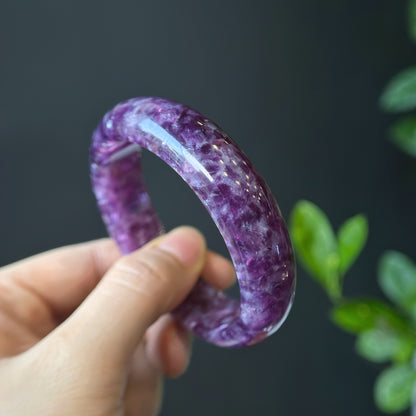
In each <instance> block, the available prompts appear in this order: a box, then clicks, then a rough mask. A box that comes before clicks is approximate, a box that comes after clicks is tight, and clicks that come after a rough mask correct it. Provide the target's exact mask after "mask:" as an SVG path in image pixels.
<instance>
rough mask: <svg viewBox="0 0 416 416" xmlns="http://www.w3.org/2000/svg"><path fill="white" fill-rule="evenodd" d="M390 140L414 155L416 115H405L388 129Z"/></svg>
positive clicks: (415, 154) (415, 148)
mask: <svg viewBox="0 0 416 416" xmlns="http://www.w3.org/2000/svg"><path fill="white" fill-rule="evenodd" d="M390 136H391V140H392V142H393V143H394V144H395V145H396V146H397V147H399V148H400V149H401V150H403V151H404V152H405V153H407V154H409V155H410V156H413V157H416V117H414V116H411V117H406V118H403V119H401V120H399V121H398V122H397V123H395V124H394V125H393V126H392V128H391V129H390Z"/></svg>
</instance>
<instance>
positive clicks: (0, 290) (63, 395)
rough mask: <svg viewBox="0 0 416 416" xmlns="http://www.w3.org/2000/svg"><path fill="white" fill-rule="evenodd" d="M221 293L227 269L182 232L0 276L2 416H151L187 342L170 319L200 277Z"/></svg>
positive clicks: (229, 278)
mask: <svg viewBox="0 0 416 416" xmlns="http://www.w3.org/2000/svg"><path fill="white" fill-rule="evenodd" d="M201 274H202V277H203V278H204V279H205V280H207V281H209V282H210V283H211V284H213V285H215V286H216V287H217V288H219V289H224V288H226V287H228V286H229V285H231V284H232V283H233V281H234V269H233V267H232V265H231V263H230V262H229V261H228V260H225V259H224V258H222V257H220V256H219V255H218V254H215V253H212V252H209V251H206V249H205V243H204V239H203V237H202V235H201V234H200V233H199V232H197V231H196V230H195V229H193V228H190V227H180V228H177V229H176V230H174V231H172V232H170V233H168V234H166V235H164V236H162V237H159V238H157V239H156V240H153V241H152V242H150V243H149V244H147V245H146V246H144V247H143V248H141V249H140V250H138V251H136V252H134V253H132V254H130V255H128V256H124V257H122V258H120V253H119V252H118V249H117V247H116V246H115V244H114V243H113V242H112V241H111V240H98V241H94V242H90V243H84V244H79V245H75V246H69V247H65V248H60V249H57V250H53V251H51V252H48V253H44V254H41V255H38V256H35V257H32V258H29V259H26V260H23V261H21V262H18V263H15V264H12V265H10V266H7V267H4V268H2V269H0V414H1V415H7V416H22V415H25V416H32V415H33V416H56V415H59V416H80V415H85V416H133V415H134V416H148V415H155V414H157V412H158V410H159V407H160V400H161V391H162V376H163V375H166V376H169V377H177V376H179V375H180V374H182V373H183V372H184V371H185V369H186V367H187V364H188V361H189V356H190V350H191V337H190V335H189V334H188V333H187V332H186V331H185V330H184V329H183V328H181V327H180V326H179V325H178V324H177V323H176V322H175V321H174V320H173V319H172V318H171V317H170V316H169V314H168V312H169V311H171V310H172V309H174V308H175V307H176V306H177V305H178V304H180V302H181V301H182V300H183V299H184V298H185V297H186V295H187V294H188V293H189V291H190V290H191V288H192V287H193V285H194V284H195V282H196V280H197V278H198V276H200V275H201Z"/></svg>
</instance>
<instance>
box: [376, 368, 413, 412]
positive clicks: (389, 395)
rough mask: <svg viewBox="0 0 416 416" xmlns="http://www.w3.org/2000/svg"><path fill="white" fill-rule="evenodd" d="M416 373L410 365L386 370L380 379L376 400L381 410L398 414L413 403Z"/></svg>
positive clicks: (377, 382)
mask: <svg viewBox="0 0 416 416" xmlns="http://www.w3.org/2000/svg"><path fill="white" fill-rule="evenodd" d="M415 381H416V371H415V370H414V369H413V368H412V367H411V366H410V365H404V364H402V365H396V366H393V367H390V368H388V369H387V370H384V371H383V372H382V373H381V374H380V376H379V377H378V379H377V381H376V384H375V386H374V387H375V388H374V398H375V401H376V404H377V406H378V407H379V409H380V410H382V411H383V412H386V413H398V412H401V411H403V410H406V409H407V408H408V407H409V406H410V403H411V399H412V395H413V389H414V384H415Z"/></svg>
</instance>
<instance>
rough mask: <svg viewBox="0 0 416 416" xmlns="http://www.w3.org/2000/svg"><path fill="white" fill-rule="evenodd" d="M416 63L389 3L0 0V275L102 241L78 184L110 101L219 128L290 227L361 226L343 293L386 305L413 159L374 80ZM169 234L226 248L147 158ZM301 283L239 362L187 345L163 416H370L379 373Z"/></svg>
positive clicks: (318, 295)
mask: <svg viewBox="0 0 416 416" xmlns="http://www.w3.org/2000/svg"><path fill="white" fill-rule="evenodd" d="M415 63H416V59H415V47H414V46H413V45H412V44H411V43H410V42H409V41H408V39H407V36H406V31H405V3H404V2H402V1H392V0H359V1H357V0H356V1H351V0H338V1H334V0H313V1H311V0H290V1H288V0H286V1H283V0H273V1H266V0H257V1H249V0H239V1H231V0H213V1H204V2H201V1H197V0H180V1H173V0H159V1H139V0H137V1H127V0H119V1H117V2H115V1H107V0H100V1H79V0H76V1H66V2H63V1H57V0H50V1H45V0H39V1H36V2H34V1H25V0H22V1H19V0H9V1H4V0H3V1H0V177H1V182H0V185H1V204H0V232H1V236H2V243H1V246H0V248H1V250H0V263H1V264H7V263H9V262H11V261H14V260H17V259H20V258H23V257H25V256H28V255H31V254H34V253H37V252H39V251H43V250H46V249H50V248H53V247H56V246H60V245H63V244H68V243H75V242H79V241H83V240H89V239H94V238H97V237H100V236H103V235H105V230H104V227H103V225H102V223H101V220H100V216H99V213H98V211H97V209H96V207H95V201H94V199H93V196H92V193H91V189H90V183H89V171H88V147H89V142H90V136H91V132H92V130H93V129H94V127H95V125H96V124H97V123H98V121H99V119H100V118H101V117H102V115H103V114H104V112H105V111H106V110H108V109H110V108H111V107H112V106H113V105H115V104H116V103H117V102H119V101H121V100H124V99H127V98H130V97H134V96H140V95H156V96H162V97H167V98H171V99H174V100H177V101H180V102H184V103H186V104H188V105H190V106H191V107H194V108H196V109H198V110H199V111H201V112H202V113H203V114H205V115H206V116H208V117H209V118H211V119H213V120H214V121H215V122H217V123H218V124H219V125H221V126H222V127H223V128H224V130H225V131H227V132H228V133H229V134H230V135H231V136H232V137H233V138H234V139H235V140H236V141H237V142H238V143H239V144H240V145H241V147H242V148H243V149H244V151H245V153H246V154H247V155H248V156H249V158H250V159H251V160H252V161H253V163H254V165H255V166H256V167H257V168H258V170H259V171H260V173H261V174H262V175H263V176H264V178H265V179H266V181H267V182H268V184H269V186H270V188H271V189H272V191H273V193H274V194H275V196H276V199H277V200H278V202H279V205H280V207H281V209H282V211H283V213H284V215H285V216H286V217H288V215H289V212H290V210H291V209H292V207H293V205H294V204H295V202H296V201H297V200H298V199H300V198H305V199H310V200H312V201H314V202H315V203H317V204H318V205H319V206H320V207H322V208H323V209H324V210H325V211H326V212H327V213H328V214H329V215H330V218H331V221H332V222H333V224H334V225H335V226H336V227H338V226H339V225H340V224H341V223H342V221H343V220H344V219H346V218H347V217H350V216H352V215H353V214H356V213H358V212H363V213H365V214H366V215H367V216H368V218H369V222H370V237H369V241H368V244H367V247H366V249H365V251H364V254H363V255H362V256H361V257H360V259H359V260H358V262H357V263H356V265H355V266H354V267H353V269H352V270H351V272H350V273H349V275H348V276H347V280H346V286H345V291H346V293H347V295H351V296H354V295H360V294H376V295H378V294H380V292H379V289H378V287H377V283H376V273H375V270H376V265H377V259H378V258H379V256H380V254H381V253H382V252H383V250H385V249H390V248H393V249H397V250H401V251H403V252H404V253H406V254H408V255H409V256H411V257H413V258H416V250H415V246H414V241H415V237H414V233H415V223H416V221H415V218H414V212H415V198H414V197H415V194H414V186H415V183H416V162H415V161H414V160H411V159H410V158H409V157H407V156H405V155H404V154H402V153H400V152H399V151H398V150H396V149H395V148H394V147H393V146H392V145H391V144H390V143H389V142H388V141H387V140H386V138H385V131H386V128H387V126H388V124H389V123H390V122H391V119H390V118H389V117H387V116H385V115H383V114H382V113H381V112H380V111H379V109H378V104H377V101H378V97H379V95H380V92H381V90H382V88H383V86H384V85H385V83H386V82H387V81H388V80H389V79H390V78H391V76H392V75H394V74H395V73H396V72H397V71H399V70H400V69H402V68H405V67H407V66H410V65H413V64H415ZM147 181H148V183H149V187H150V188H151V191H152V195H153V196H154V200H155V205H156V207H157V209H158V211H159V212H160V214H161V217H162V219H163V221H164V223H165V224H166V227H167V228H168V229H170V228H172V227H174V226H176V225H179V224H182V223H188V224H192V225H195V226H197V227H199V228H200V229H201V230H203V232H204V233H205V235H206V236H207V239H208V243H209V245H210V246H211V247H212V248H214V249H217V250H219V251H221V252H222V253H224V254H225V253H226V252H225V248H224V245H223V243H222V241H221V239H220V237H219V233H218V232H217V231H216V229H215V226H214V225H213V223H212V221H211V220H210V218H209V216H208V214H207V213H206V212H205V211H204V209H203V208H202V205H201V204H200V203H199V201H198V200H197V199H196V197H195V196H194V195H193V194H192V192H191V191H190V190H188V188H187V187H186V185H185V184H184V183H183V182H182V181H181V180H179V179H178V178H177V177H176V175H175V174H174V173H173V172H171V171H170V170H169V169H168V168H166V167H165V166H164V164H163V163H162V162H160V161H157V160H155V158H154V157H149V158H148V174H147ZM329 306H330V304H329V302H328V301H327V299H326V298H325V296H324V294H323V292H322V291H321V290H320V288H318V287H317V286H316V285H315V283H314V282H312V281H311V279H310V278H309V277H308V276H306V275H305V274H304V273H303V271H302V270H299V272H298V286H297V298H296V301H295V304H294V308H293V310H292V313H291V314H290V316H289V318H288V320H287V322H286V324H285V325H284V326H283V327H282V329H281V330H280V331H279V332H278V333H276V334H275V335H274V336H273V337H271V338H270V339H268V340H267V341H265V342H264V343H261V344H259V345H257V346H254V347H251V348H247V349H243V350H227V349H221V348H217V347H214V346H211V345H208V344H206V343H204V342H200V341H197V342H196V345H195V349H194V354H193V362H192V364H191V366H190V368H189V371H188V372H187V374H186V375H185V376H183V377H181V378H180V379H179V380H176V381H169V382H168V383H167V386H166V394H165V401H164V407H163V412H162V413H163V415H200V416H205V415H213V414H215V415H239V416H243V415H250V416H251V415H253V414H258V415H285V416H286V415H287V416H300V415H304V414H308V415H309V414H310V415H315V414H316V415H318V414H319V415H321V416H325V415H331V416H333V415H348V416H350V415H378V414H379V412H378V411H377V410H376V409H375V407H374V405H373V398H372V390H373V381H374V380H375V377H376V375H377V374H378V373H379V371H380V369H382V368H383V366H379V365H374V364H370V363H368V362H366V361H364V360H363V359H361V358H359V357H358V356H357V355H356V354H355V353H354V339H353V337H351V336H349V335H346V334H344V333H343V332H341V331H340V330H338V329H337V328H335V327H334V326H333V325H332V324H331V323H330V322H329V320H328V310H329Z"/></svg>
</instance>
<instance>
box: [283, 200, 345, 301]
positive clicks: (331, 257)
mask: <svg viewBox="0 0 416 416" xmlns="http://www.w3.org/2000/svg"><path fill="white" fill-rule="evenodd" d="M290 232H291V236H292V241H293V245H294V248H295V253H296V255H297V258H298V259H299V261H300V262H301V264H302V265H303V267H305V269H306V270H307V271H308V272H309V273H310V274H311V275H312V276H313V277H315V278H316V279H317V280H318V282H319V283H320V284H321V285H322V286H323V287H324V289H325V290H326V291H327V293H328V295H329V296H330V297H331V298H338V297H340V295H341V287H340V278H339V275H338V267H339V255H338V244H337V240H336V237H335V233H334V231H333V229H332V227H331V224H330V223H329V220H328V218H327V217H326V215H325V214H324V212H323V211H322V210H320V209H319V208H318V207H317V206H316V205H314V204H313V203H312V202H309V201H299V202H298V203H297V204H296V205H295V207H294V209H293V211H292V214H291V219H290Z"/></svg>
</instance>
